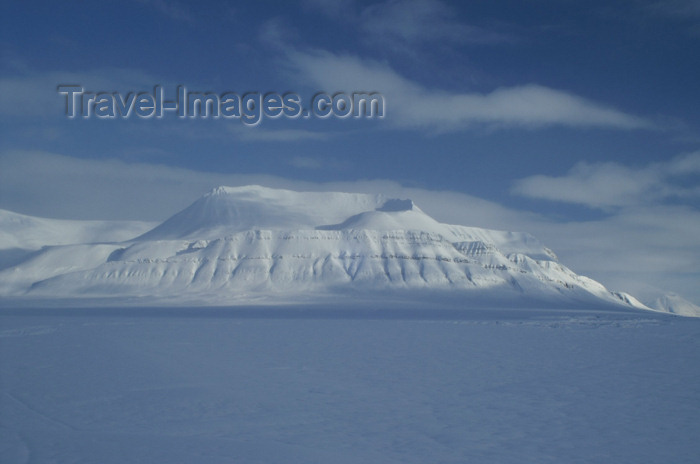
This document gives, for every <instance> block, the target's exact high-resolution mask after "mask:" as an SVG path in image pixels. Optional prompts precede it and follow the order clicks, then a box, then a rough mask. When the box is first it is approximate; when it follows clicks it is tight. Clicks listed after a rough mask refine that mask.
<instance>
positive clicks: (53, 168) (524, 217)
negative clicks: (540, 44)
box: [0, 152, 700, 303]
mask: <svg viewBox="0 0 700 464" xmlns="http://www.w3.org/2000/svg"><path fill="white" fill-rule="evenodd" d="M681 166H691V167H692V169H694V170H695V171H694V172H697V167H698V165H697V161H696V158H695V156H694V155H693V156H691V155H687V156H685V157H679V158H676V159H674V160H673V162H669V163H667V164H666V169H668V170H669V171H673V170H676V169H679V167H681ZM683 172H686V171H683ZM687 172H691V171H687ZM246 184H261V185H266V186H269V187H278V188H289V189H293V190H307V191H345V192H366V193H384V194H386V195H389V196H392V197H396V198H411V199H413V200H414V201H415V202H416V203H417V204H418V205H419V206H420V207H421V209H423V210H424V211H425V212H426V213H428V214H430V215H431V216H433V217H435V218H436V219H437V220H439V221H441V222H447V223H453V224H465V225H472V226H477V227H486V228H494V229H504V230H521V231H526V232H530V233H532V234H534V235H535V236H537V237H538V238H540V239H541V240H542V241H543V242H544V243H545V244H546V245H547V246H549V247H550V248H552V249H553V250H554V251H555V252H556V253H557V254H558V255H559V257H560V258H561V261H562V263H563V264H564V265H566V266H568V267H570V268H572V269H573V270H574V271H575V272H578V273H581V274H584V275H588V276H589V277H592V278H594V279H596V280H599V281H601V282H602V283H604V284H605V285H607V286H608V288H610V289H611V290H622V291H629V292H631V293H633V294H636V295H638V296H640V297H642V298H656V297H658V296H659V294H661V293H663V292H666V291H673V292H676V293H678V294H681V295H683V296H684V297H686V298H688V299H690V300H693V301H694V302H695V303H698V302H700V286H698V285H697V283H698V281H700V271H698V270H699V269H700V235H699V234H698V233H697V231H698V230H700V212H698V211H697V210H696V209H694V208H691V207H689V206H663V205H644V204H640V205H635V206H628V207H626V208H624V209H622V210H620V211H617V212H616V213H614V214H612V215H609V216H607V217H604V218H602V219H599V220H596V221H585V222H580V221H572V222H568V223H559V222H555V221H552V220H549V219H547V218H545V217H543V216H541V215H539V214H537V213H533V212H527V211H516V210H513V209H510V208H507V207H505V206H503V205H500V204H497V203H494V202H491V201H488V200H484V199H482V198H477V197H474V196H471V195H468V194H464V193H459V192H451V191H433V190H426V189H420V188H408V187H404V186H402V185H401V184H399V183H397V182H393V181H387V180H367V181H352V182H328V183H313V182H303V181H296V180H290V179H284V178H280V177H274V176H265V175H242V174H220V173H210V172H200V171H192V170H188V169H181V168H173V167H168V166H161V165H155V164H146V163H134V164H129V163H124V162H121V161H115V160H82V159H76V158H71V157H67V156H61V155H56V154H52V153H40V152H6V153H3V154H0V208H6V209H10V210H14V211H17V212H20V213H24V214H31V215H39V216H48V217H58V218H82V219H141V220H164V219H166V218H167V217H169V216H170V215H172V214H174V213H176V212H177V211H179V210H181V209H182V208H184V207H186V206H187V205H189V204H190V203H192V202H193V201H194V200H195V199H196V198H198V197H199V196H200V195H202V194H203V193H205V192H207V191H208V190H210V189H211V188H213V187H216V186H219V185H231V186H236V185H246Z"/></svg>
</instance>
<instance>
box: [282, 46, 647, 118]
mask: <svg viewBox="0 0 700 464" xmlns="http://www.w3.org/2000/svg"><path fill="white" fill-rule="evenodd" d="M286 56H287V58H288V60H289V62H290V65H291V66H292V68H293V69H295V71H296V74H297V77H298V78H299V80H300V81H301V82H303V83H305V84H310V85H315V86H316V87H317V88H318V89H319V90H325V91H328V92H335V91H345V92H354V91H358V92H359V91H376V92H380V93H382V94H383V95H384V97H385V101H386V116H387V119H388V121H389V122H390V123H391V124H393V125H394V126H395V127H399V128H421V129H428V130H432V131H451V130H461V129H464V128H466V127H469V126H473V125H487V126H509V127H513V126H516V127H525V128H540V127H547V126H569V127H600V128H613V129H641V128H650V127H652V123H651V122H649V121H646V120H645V119H643V118H640V117H637V116H633V115H629V114H626V113H624V112H622V111H619V110H616V109H614V108H610V107H608V106H605V105H603V104H599V103H596V102H593V101H590V100H587V99H585V98H582V97H579V96H576V95H573V94H570V93H567V92H564V91H561V90H555V89H550V88H548V87H543V86H540V85H535V84H529V85H522V86H516V87H506V88H499V89H496V90H494V91H492V92H490V93H485V94H480V93H468V92H461V93H460V92H446V91H441V90H437V89H430V88H426V87H424V86H421V85H420V84H418V83H416V82H413V81H411V80H409V79H406V78H404V77H403V76H401V75H399V74H398V73H397V72H395V71H394V70H393V69H391V67H389V66H388V65H387V64H385V63H380V62H377V61H372V60H363V59H360V58H358V57H356V56H349V55H336V54H333V53H330V52H327V51H318V50H317V51H310V52H303V51H300V50H297V49H292V48H289V47H287V48H286Z"/></svg>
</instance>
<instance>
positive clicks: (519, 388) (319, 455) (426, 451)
mask: <svg viewBox="0 0 700 464" xmlns="http://www.w3.org/2000/svg"><path fill="white" fill-rule="evenodd" d="M0 322H1V325H0V327H1V328H0V356H1V357H2V359H1V361H2V362H0V390H1V393H0V395H1V396H0V428H1V430H0V456H2V459H1V460H2V462H4V463H42V464H43V463H86V464H87V463H102V464H110V463H115V464H117V463H119V464H123V463H127V462H128V463H197V464H208V463H217V464H218V463H251V464H252V463H265V464H275V463H280V464H281V463H285V464H286V463H310V464H311V463H324V464H325V463H338V464H343V463H348V464H350V463H352V464H355V463H382V464H386V463H402V464H404V463H420V464H425V463H467V462H468V463H501V464H508V463H518V464H521V463H557V464H559V463H617V464H623V463H634V464H639V463H663V464H666V463H671V462H672V463H676V464H682V463H695V462H697V458H698V456H700V440H698V437H700V389H699V388H698V385H700V363H699V362H698V353H700V320H698V319H694V318H681V317H675V316H669V315H662V314H657V313H652V312H645V311H633V310H626V311H622V310H621V311H580V310H579V311H564V310H559V311H555V310H550V311H542V310H539V311H538V310H533V309H529V310H526V311H524V310H522V309H518V310H505V309H501V310H478V309H470V310H435V309H433V308H428V307H424V308H420V307H413V308H405V309H397V308H376V307H371V306H365V307H363V308H350V307H348V308H337V307H336V308H334V309H329V308H328V307H310V306H306V307H296V308H292V307H288V308H266V307H255V308H245V307H237V308H191V309H189V308H161V309H158V308H135V307H132V308H127V309H119V308H99V309H87V308H83V309H65V308H64V309H59V308H52V309H44V310H40V309H29V308H22V309H8V308H4V309H2V310H0Z"/></svg>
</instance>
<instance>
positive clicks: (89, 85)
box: [0, 68, 165, 118]
mask: <svg viewBox="0 0 700 464" xmlns="http://www.w3.org/2000/svg"><path fill="white" fill-rule="evenodd" d="M155 83H160V84H165V83H164V82H163V81H162V79H161V80H159V79H157V78H156V77H154V76H152V75H149V74H147V73H145V72H142V71H139V70H137V69H123V68H105V69H95V70H87V71H83V72H78V71H73V72H66V71H48V72H23V73H18V74H16V75H12V76H5V77H2V78H0V88H2V89H3V91H2V92H0V115H4V116H12V117H13V118H14V117H26V116H31V117H36V116H43V117H55V116H56V115H58V114H63V113H64V112H65V106H66V102H65V99H66V97H65V95H61V94H59V93H58V92H57V87H58V85H67V84H74V85H75V84H79V85H82V86H84V87H85V89H86V90H89V91H92V92H112V91H121V92H127V91H149V90H152V89H153V85H155Z"/></svg>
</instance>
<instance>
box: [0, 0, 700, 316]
mask: <svg viewBox="0 0 700 464" xmlns="http://www.w3.org/2000/svg"><path fill="white" fill-rule="evenodd" d="M2 8H3V11H2V41H1V43H2V61H1V63H0V64H1V67H2V68H1V70H2V76H1V80H0V82H1V83H2V84H1V89H2V93H1V95H0V122H1V124H2V142H1V144H0V169H1V172H0V208H5V209H10V210H13V211H17V212H21V213H25V214H35V215H42V216H51V217H64V218H81V219H85V218H100V219H109V218H119V219H156V220H161V219H165V218H166V217H167V216H169V215H170V214H172V213H174V212H176V211H177V210H179V209H180V208H182V207H184V206H186V205H187V204H188V203H189V202H191V201H193V200H194V198H196V197H197V196H198V195H200V194H201V193H203V192H204V191H206V190H207V189H208V188H210V187H213V186H215V185H217V184H218V183H227V184H236V183H248V182H257V183H264V184H267V185H270V186H285V187H291V188H305V189H314V190H324V189H331V188H335V189H337V188H342V189H345V190H356V191H367V190H382V189H383V190H389V191H390V193H391V192H394V193H396V194H397V195H398V194H409V193H410V194H412V195H413V196H414V197H417V198H418V199H421V198H422V199H423V200H424V202H423V203H424V204H423V205H421V206H423V209H425V210H426V211H427V212H428V213H430V214H432V215H434V216H435V217H436V218H438V219H440V220H443V221H453V222H457V221H459V222H462V223H467V222H468V224H469V225H475V226H484V227H496V228H513V229H521V230H527V231H530V232H533V233H535V234H536V235H538V236H540V237H541V238H542V240H543V241H545V243H548V244H550V245H551V247H552V248H554V249H555V251H557V252H558V253H559V255H560V257H561V258H562V261H563V262H564V263H565V264H568V265H569V266H571V267H572V268H573V269H574V270H575V271H577V272H583V273H586V274H588V275H591V276H592V277H594V278H598V279H600V280H602V281H603V283H605V284H607V285H608V286H610V287H612V288H613V289H619V290H628V291H637V292H639V293H642V294H644V295H647V296H653V295H654V294H656V293H658V292H660V291H662V290H663V291H675V292H679V293H681V294H682V295H684V296H686V297H689V298H691V299H693V300H694V301H695V302H696V303H700V291H698V290H697V287H700V286H699V285H697V284H698V282H699V281H700V274H699V273H698V268H700V240H699V239H697V238H695V237H694V236H695V235H700V234H697V232H696V231H697V230H700V229H699V227H700V211H699V210H700V207H699V203H700V202H699V199H700V111H698V102H700V85H698V84H697V83H698V82H700V54H699V53H698V49H700V2H698V1H695V0H665V1H664V0H638V1H635V0H629V1H606V2H596V1H586V2H584V1H569V0H556V1H554V0H552V1H549V0H530V1H498V0H497V1H465V2H457V1H454V2H446V1H438V0H428V1H418V0H394V1H379V2H376V1H375V2H361V1H353V0H340V1H319V0H302V1H288V2H287V1H285V2H282V1H278V2H273V1H260V2H196V3H195V2H191V3H189V2H185V1H171V0H138V1H102V2H61V3H60V4H59V3H57V2H48V1H45V2H34V1H26V2H4V3H3V7H2ZM59 84H80V85H82V86H83V87H85V88H86V90H91V91H107V92H114V91H118V92H122V93H124V94H125V93H127V92H129V91H133V92H141V91H149V90H151V89H152V87H153V86H154V85H156V84H160V85H162V86H163V87H164V89H165V91H166V93H169V94H171V95H172V94H174V92H175V88H176V86H177V85H185V86H187V87H188V88H189V89H192V90H199V91H210V92H215V93H219V94H220V93H223V92H228V91H232V92H238V93H245V92H261V93H264V92H269V91H274V92H279V93H284V92H289V91H291V92H296V93H298V94H299V95H301V96H302V98H303V99H304V100H308V99H310V98H311V96H312V95H313V94H314V93H315V92H317V91H326V92H329V93H334V92H337V91H344V92H353V91H377V92H381V93H382V94H383V95H384V96H385V98H386V117H385V118H384V119H382V120H377V119H374V120H354V119H342V120H341V119H324V120H318V119H303V118H299V119H277V120H271V119H264V120H263V121H262V122H261V124H259V125H257V126H255V127H248V126H245V125H243V124H241V123H240V121H237V120H221V119H219V120H213V119H207V120H192V119H187V120H179V119H178V118H176V117H165V118H163V119H148V120H146V119H139V118H133V117H132V118H129V119H126V120H123V119H117V120H97V119H82V118H76V119H67V118H66V117H65V115H64V114H63V111H64V103H65V101H64V97H62V96H61V95H59V94H58V93H57V92H56V86H57V85H59ZM143 197H146V198H147V200H144V199H143ZM418 199H417V200H416V201H418V202H419V204H420V201H419V200H418ZM426 205H427V206H426ZM647 268H653V269H654V271H653V272H652V271H648V270H647ZM621 286H622V287H624V288H617V287H621ZM630 287H632V288H630Z"/></svg>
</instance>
